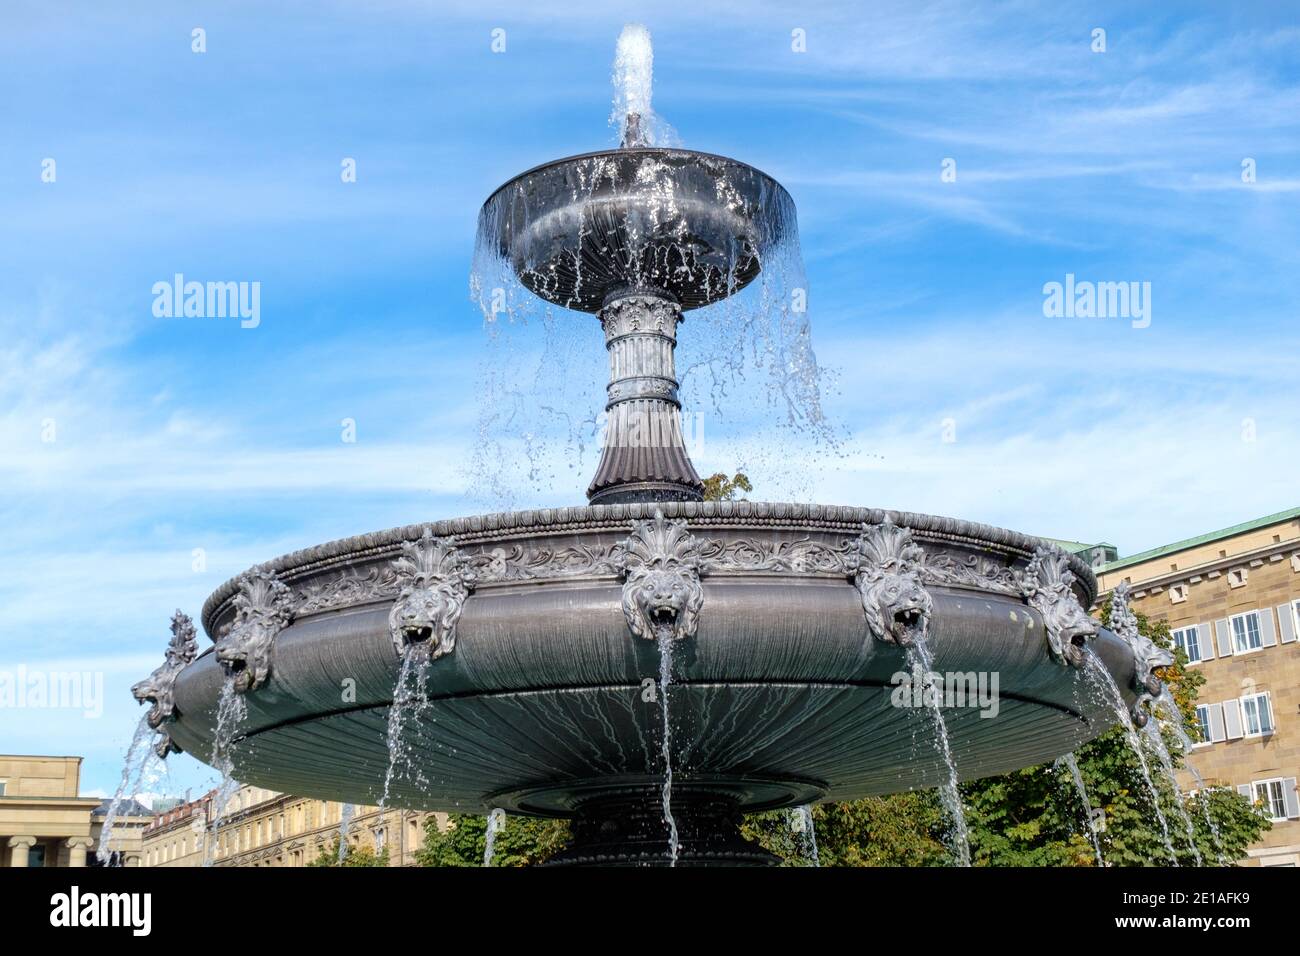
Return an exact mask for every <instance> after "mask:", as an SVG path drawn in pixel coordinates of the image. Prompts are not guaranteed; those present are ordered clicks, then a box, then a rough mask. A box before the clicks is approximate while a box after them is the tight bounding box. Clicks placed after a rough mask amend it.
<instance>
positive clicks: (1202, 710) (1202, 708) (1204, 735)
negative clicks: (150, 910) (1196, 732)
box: [1193, 704, 1213, 746]
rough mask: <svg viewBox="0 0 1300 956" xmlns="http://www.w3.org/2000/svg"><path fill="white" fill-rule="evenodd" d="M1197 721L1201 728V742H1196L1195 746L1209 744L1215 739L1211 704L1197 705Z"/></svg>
mask: <svg viewBox="0 0 1300 956" xmlns="http://www.w3.org/2000/svg"><path fill="white" fill-rule="evenodd" d="M1196 723H1197V724H1199V725H1200V728H1201V739H1200V741H1199V743H1197V744H1194V745H1193V746H1200V745H1201V744H1208V743H1209V742H1210V741H1211V740H1212V739H1213V735H1212V732H1211V729H1210V705H1209V704H1198V705H1197V706H1196Z"/></svg>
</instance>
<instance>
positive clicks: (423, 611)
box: [388, 527, 477, 661]
mask: <svg viewBox="0 0 1300 956" xmlns="http://www.w3.org/2000/svg"><path fill="white" fill-rule="evenodd" d="M393 571H394V573H395V574H396V575H397V581H398V584H399V585H400V588H401V590H400V591H399V593H398V595H397V600H396V601H395V602H394V603H393V609H392V610H391V611H389V612H388V634H389V636H390V637H391V638H392V640H393V647H395V648H396V649H397V653H398V654H399V655H406V654H408V653H415V654H421V655H425V656H427V658H428V659H429V660H431V661H432V660H437V659H438V658H439V657H442V656H443V655H444V654H450V653H451V652H452V651H453V650H455V649H456V623H457V622H458V621H459V620H460V612H461V611H462V610H463V609H464V607H465V601H466V599H467V598H468V597H469V594H470V592H471V591H472V590H474V584H475V582H476V580H477V579H476V577H475V574H474V571H473V569H472V568H471V566H470V562H469V560H468V559H467V558H466V557H465V556H464V555H463V554H462V553H461V552H460V551H458V550H457V549H456V547H455V546H454V545H453V544H452V542H451V539H450V538H438V537H435V536H434V534H433V529H432V528H429V527H426V528H425V529H424V533H423V534H422V535H421V536H420V539H419V540H418V541H407V542H405V543H403V545H402V553H401V554H400V555H399V556H398V557H397V558H395V559H394V560H393Z"/></svg>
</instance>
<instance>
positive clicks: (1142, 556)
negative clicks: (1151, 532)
mask: <svg viewBox="0 0 1300 956" xmlns="http://www.w3.org/2000/svg"><path fill="white" fill-rule="evenodd" d="M1292 518H1300V508H1291V509H1289V510H1287V511H1279V512H1278V513H1277V514H1272V515H1265V516H1264V517H1262V518H1256V519H1255V520H1254V521H1245V522H1242V523H1241V524H1234V525H1233V526H1232V527H1231V528H1224V529H1222V530H1220V531H1211V532H1208V533H1207V534H1202V535H1197V536H1196V537H1195V538H1187V539H1186V540H1184V541H1175V542H1174V543H1173V544H1166V545H1164V546H1163V547H1159V548H1152V549H1151V550H1150V551H1142V552H1141V553H1139V554H1133V555H1129V556H1128V557H1127V558H1120V559H1119V560H1118V561H1111V562H1110V563H1108V564H1103V565H1102V566H1101V567H1100V568H1098V569H1097V570H1098V571H1100V572H1103V573H1104V572H1106V571H1118V570H1119V569H1120V568H1127V567H1129V566H1130V565H1134V564H1141V563H1142V562H1143V561H1150V560H1151V559H1152V558H1158V557H1160V556H1161V555H1162V554H1173V553H1174V552H1176V551H1186V550H1187V549H1188V548H1194V547H1196V546H1197V545H1200V544H1209V543H1210V542H1211V541H1218V540H1220V539H1222V538H1231V537H1232V536H1233V535H1238V534H1242V533H1244V532H1246V531H1254V530H1255V529H1257V528H1267V527H1268V526H1269V525H1271V524H1280V523H1282V522H1283V521H1290V520H1291V519H1292Z"/></svg>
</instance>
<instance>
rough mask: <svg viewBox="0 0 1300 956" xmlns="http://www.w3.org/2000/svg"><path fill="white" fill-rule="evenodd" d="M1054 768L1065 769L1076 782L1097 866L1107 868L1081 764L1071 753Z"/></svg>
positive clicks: (1060, 758)
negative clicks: (1080, 767)
mask: <svg viewBox="0 0 1300 956" xmlns="http://www.w3.org/2000/svg"><path fill="white" fill-rule="evenodd" d="M1053 766H1054V767H1056V768H1057V769H1061V768H1064V769H1065V770H1067V771H1068V772H1069V774H1070V779H1071V780H1073V781H1074V789H1075V792H1077V793H1078V794H1079V800H1080V802H1082V803H1083V815H1084V819H1086V820H1087V822H1088V835H1089V836H1090V837H1091V838H1092V849H1093V852H1094V853H1096V854H1097V865H1098V866H1105V865H1106V861H1105V860H1103V859H1102V856H1101V834H1100V833H1098V832H1097V821H1096V819H1095V818H1094V817H1093V810H1092V801H1091V800H1089V799H1088V788H1087V787H1085V786H1084V784H1083V774H1081V773H1080V772H1079V762H1078V761H1077V760H1076V759H1075V757H1074V754H1072V753H1071V754H1066V755H1065V756H1064V757H1059V758H1057V760H1056V763H1055V764H1053Z"/></svg>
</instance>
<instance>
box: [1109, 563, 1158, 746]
mask: <svg viewBox="0 0 1300 956" xmlns="http://www.w3.org/2000/svg"><path fill="white" fill-rule="evenodd" d="M1131 596H1132V589H1131V588H1130V587H1129V584H1128V582H1127V581H1121V582H1120V583H1119V584H1117V585H1115V591H1114V593H1113V594H1112V595H1111V599H1110V629H1111V630H1112V631H1113V632H1114V633H1115V636H1116V637H1118V638H1121V639H1122V640H1123V641H1124V643H1125V644H1127V645H1128V646H1129V650H1131V651H1132V652H1133V661H1134V669H1133V689H1134V690H1136V691H1137V692H1138V699H1137V700H1136V701H1135V702H1134V704H1133V710H1132V715H1133V722H1134V723H1135V724H1137V725H1138V726H1139V727H1141V726H1143V725H1144V724H1146V722H1147V718H1148V717H1149V716H1150V711H1149V710H1148V709H1147V708H1146V707H1145V706H1143V705H1145V704H1147V703H1150V702H1151V701H1154V700H1156V699H1158V698H1159V697H1160V695H1161V693H1162V692H1163V691H1164V684H1163V682H1162V681H1161V680H1160V676H1159V675H1158V674H1156V669H1157V668H1160V667H1168V666H1169V665H1170V664H1172V663H1173V662H1174V655H1173V653H1172V652H1170V651H1168V650H1166V649H1165V648H1163V647H1160V646H1158V645H1157V644H1156V643H1155V642H1154V641H1153V640H1151V638H1149V637H1147V636H1146V635H1145V634H1142V633H1141V632H1140V631H1138V621H1137V615H1136V614H1134V613H1133V609H1132V608H1131V607H1130V606H1129V599H1130V598H1131Z"/></svg>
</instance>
